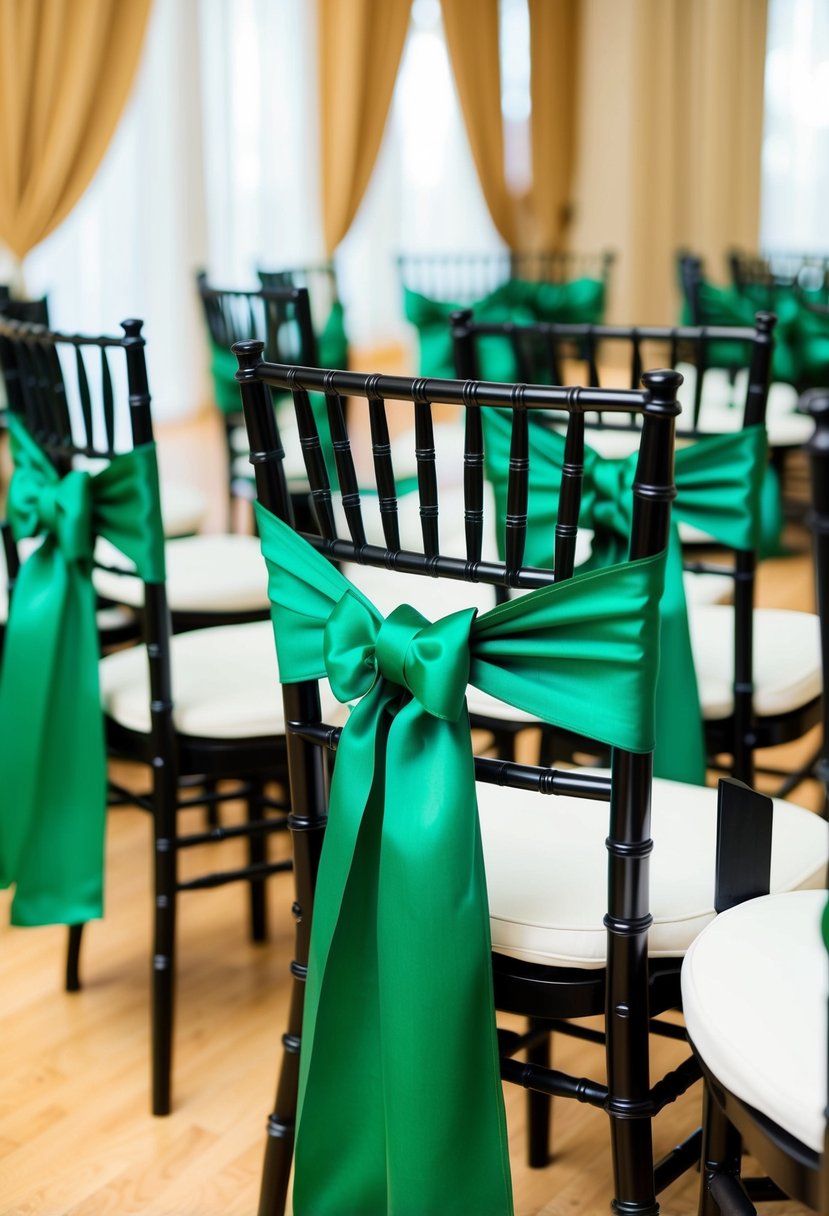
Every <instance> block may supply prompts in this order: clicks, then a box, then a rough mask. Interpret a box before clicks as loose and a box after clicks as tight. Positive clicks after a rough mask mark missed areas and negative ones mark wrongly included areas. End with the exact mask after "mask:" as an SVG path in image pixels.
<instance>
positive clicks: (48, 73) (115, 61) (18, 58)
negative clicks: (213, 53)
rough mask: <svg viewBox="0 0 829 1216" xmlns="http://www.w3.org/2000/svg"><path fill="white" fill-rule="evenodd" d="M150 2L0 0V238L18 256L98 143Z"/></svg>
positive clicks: (109, 128) (107, 133)
mask: <svg viewBox="0 0 829 1216" xmlns="http://www.w3.org/2000/svg"><path fill="white" fill-rule="evenodd" d="M150 2H151V0H0V241H3V242H4V243H5V244H6V245H8V246H9V248H10V249H11V250H12V252H13V253H15V254H16V255H17V257H19V258H22V257H23V256H24V254H26V253H28V251H29V250H30V249H32V248H33V246H35V245H36V244H37V243H38V242H39V241H42V240H43V238H44V237H46V236H48V235H49V233H50V232H51V231H52V230H53V229H54V228H56V227H57V226H58V224H59V223H60V222H61V220H62V219H64V218H65V217H66V216H67V215H68V214H69V212H70V211H71V210H72V208H73V207H74V206H75V204H76V203H77V201H78V199H79V198H80V197H81V195H82V194H83V192H84V190H86V188H87V186H88V185H89V183H90V181H91V180H92V178H93V176H94V174H95V171H96V170H97V168H98V166H99V164H100V163H101V159H102V158H103V155H104V152H105V151H106V149H107V146H108V144H109V141H110V139H111V138H112V134H113V132H114V130H115V127H116V124H117V122H118V119H119V118H120V117H121V112H122V110H123V108H124V103H125V102H126V100H127V96H128V94H129V91H130V87H131V85H132V82H133V78H134V76H135V69H136V67H137V65H138V60H139V56H140V53H141V46H142V43H143V39H144V32H145V29H146V25H147V16H148V14H149V11H150Z"/></svg>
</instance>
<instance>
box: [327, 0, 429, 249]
mask: <svg viewBox="0 0 829 1216" xmlns="http://www.w3.org/2000/svg"><path fill="white" fill-rule="evenodd" d="M410 8H411V0H317V12H318V29H319V73H320V105H321V145H322V148H321V150H322V222H323V233H324V236H325V245H326V249H327V250H328V252H329V253H333V251H334V249H335V248H336V247H337V245H338V244H339V243H340V241H341V240H342V239H343V237H344V236H345V234H346V232H348V229H349V228H350V226H351V223H352V220H353V219H354V216H355V215H356V214H357V208H358V207H359V205H360V202H361V200H362V197H363V195H364V194H365V191H366V187H367V186H368V182H369V178H370V177H371V172H372V169H373V168H374V162H375V161H376V159H377V153H378V152H379V150H380V143H381V140H382V138H383V131H384V130H385V126H386V118H387V117H388V112H389V106H390V104H391V98H392V93H393V91H394V82H395V80H396V78H397V69H398V67H399V66H400V57H401V55H402V54H403V44H404V42H405V41H406V31H407V30H408V27H409V10H410Z"/></svg>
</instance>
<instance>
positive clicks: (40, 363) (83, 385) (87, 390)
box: [0, 316, 172, 737]
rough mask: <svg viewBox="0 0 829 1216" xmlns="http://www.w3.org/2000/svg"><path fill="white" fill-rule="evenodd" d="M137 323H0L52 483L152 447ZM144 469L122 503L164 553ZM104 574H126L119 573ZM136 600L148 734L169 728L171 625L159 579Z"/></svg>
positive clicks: (18, 398)
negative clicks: (145, 666) (114, 326)
mask: <svg viewBox="0 0 829 1216" xmlns="http://www.w3.org/2000/svg"><path fill="white" fill-rule="evenodd" d="M142 325H143V322H141V321H138V320H128V321H124V322H122V328H123V330H124V333H123V336H121V337H107V336H100V337H98V336H96V337H91V336H81V335H77V334H64V333H58V332H55V331H51V330H48V329H46V328H45V327H43V326H37V325H28V324H24V323H22V322H18V321H11V320H7V319H6V318H4V317H2V316H0V374H2V376H3V379H4V382H5V386H6V392H7V396H8V402H9V407H10V409H11V411H12V413H13V414H14V415H16V416H17V417H18V418H19V419H20V420H21V421H22V423H23V425H24V426H25V429H26V431H27V432H28V434H29V435H30V436H31V438H32V439H33V440H34V441H35V443H36V444H37V445H38V447H39V448H40V449H41V451H42V453H44V454H45V456H46V457H47V458H48V460H49V462H50V463H51V464H52V466H53V467H54V469H55V470H56V472H57V473H58V475H59V476H60V478H65V477H66V476H67V475H68V474H69V473H71V472H72V471H73V470H76V469H81V470H84V471H87V472H90V473H98V472H100V471H101V470H103V469H104V468H105V467H106V466H108V465H110V464H111V463H112V462H113V461H115V460H117V459H118V458H119V456H122V455H124V454H125V453H127V452H129V451H131V450H132V449H134V448H145V447H146V446H147V445H151V444H152V443H153V426H152V416H151V412H150V393H149V387H148V383H147V368H146V361H145V357H144V347H145V339H144V338H143V336H142V333H141V330H142ZM147 467H148V476H147V478H146V480H145V481H144V482H142V484H141V486H140V490H137V491H136V492H135V494H134V496H133V501H132V502H129V503H126V504H125V506H126V508H127V510H128V511H129V510H132V513H133V516H134V518H135V519H139V520H141V521H142V524H143V525H144V526H145V527H146V528H147V529H148V530H149V529H151V528H152V529H153V532H154V535H153V538H152V539H153V543H154V544H155V545H160V546H163V536H161V528H160V523H161V510H160V503H159V496H158V470H157V464H156V461H155V455H154V452H152V453H151V454H150V455H149V458H148V461H147ZM129 493H130V494H132V491H130V492H129ZM156 532H157V533H158V535H155V533H156ZM107 569H111V570H112V571H113V573H116V574H119V575H125V574H129V569H124V568H123V567H109V566H108V567H107ZM133 576H134V569H133ZM144 594H145V599H144V612H143V613H142V623H143V631H144V638H145V640H146V642H147V644H148V655H149V667H150V695H151V698H152V700H153V702H154V703H155V706H156V710H154V712H153V715H152V717H153V728H152V729H153V732H154V737H155V736H156V732H161V731H166V730H169V729H170V723H171V716H170V715H171V705H172V702H171V689H170V658H169V636H170V621H169V612H168V607H167V596H166V589H165V585H164V582H163V580H161V581H158V580H155V579H154V580H153V581H145V583H144Z"/></svg>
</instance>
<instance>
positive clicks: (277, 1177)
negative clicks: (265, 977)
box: [257, 964, 305, 1216]
mask: <svg viewBox="0 0 829 1216" xmlns="http://www.w3.org/2000/svg"><path fill="white" fill-rule="evenodd" d="M291 970H292V973H293V976H294V983H293V992H292V994H291V1009H290V1013H289V1016H288V1032H287V1033H286V1034H284V1035H283V1036H282V1047H283V1052H284V1054H283V1056H282V1067H281V1068H280V1072H279V1084H278V1086H277V1091H276V1102H275V1104H274V1109H273V1111H272V1113H271V1114H270V1115H268V1123H267V1139H266V1141H265V1160H264V1163H263V1166H262V1182H261V1185H260V1189H259V1207H258V1208H257V1216H284V1212H285V1205H286V1202H287V1198H288V1184H289V1181H290V1177H291V1164H292V1162H293V1157H294V1130H295V1126H296V1107H297V1090H298V1087H299V1048H300V1037H299V1033H298V1029H299V1027H300V1026H301V1024H302V1006H303V1001H304V998H305V975H304V968H303V974H302V975H301V976H300V975H298V974H297V968H296V964H294V965H293V966H292V968H291ZM295 1032H296V1033H295Z"/></svg>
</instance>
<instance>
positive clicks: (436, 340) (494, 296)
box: [403, 278, 604, 383]
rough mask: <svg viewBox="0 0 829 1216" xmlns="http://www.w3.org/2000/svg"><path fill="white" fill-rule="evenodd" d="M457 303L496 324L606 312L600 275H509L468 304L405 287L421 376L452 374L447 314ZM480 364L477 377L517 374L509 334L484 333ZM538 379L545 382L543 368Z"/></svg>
mask: <svg viewBox="0 0 829 1216" xmlns="http://www.w3.org/2000/svg"><path fill="white" fill-rule="evenodd" d="M461 308H471V309H472V311H473V314H474V317H475V320H476V321H482V322H488V323H491V324H496V325H497V324H500V323H503V322H505V321H512V322H514V323H515V324H517V325H518V324H521V325H527V324H533V323H534V322H536V321H549V322H555V321H559V322H563V323H565V322H566V323H569V324H581V323H584V324H590V323H592V324H597V323H598V322H599V321H601V319H602V315H603V312H604V284H603V283H602V281H601V280H600V279H588V278H585V279H574V280H572V281H571V282H569V283H536V282H530V281H528V280H526V279H510V280H509V281H508V282H506V283H502V284H501V286H500V287H496V288H495V290H494V291H491V292H490V293H489V294H488V295H486V296H483V297H482V298H481V299H480V300H476V301H475V302H474V303H473V304H466V305H464V304H453V303H447V302H446V301H443V300H432V299H430V298H429V297H428V296H424V295H421V294H420V293H419V292H416V291H411V290H410V289H409V288H404V289H403V310H404V314H405V316H406V320H407V321H411V323H412V325H414V326H415V327H416V328H417V330H418V339H419V343H420V375H421V376H436V377H440V378H446V379H451V378H452V377H453V376H454V375H455V361H454V356H453V353H452V333H451V330H450V327H449V318H450V317H451V315H452V313H453V312H457V311H458V310H459V309H461ZM480 364H481V366H480V368H479V372H480V379H481V380H504V381H507V382H511V381H513V380H515V378H516V374H517V373H516V367H515V356H514V354H513V351H512V346H511V344H510V341H509V338H507V337H505V336H500V335H499V336H494V335H493V336H488V337H486V338H484V339H482V341H481V344H480ZM538 379H539V382H541V383H543V381H544V371H543V369H541V368H540V369H539V374H538Z"/></svg>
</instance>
